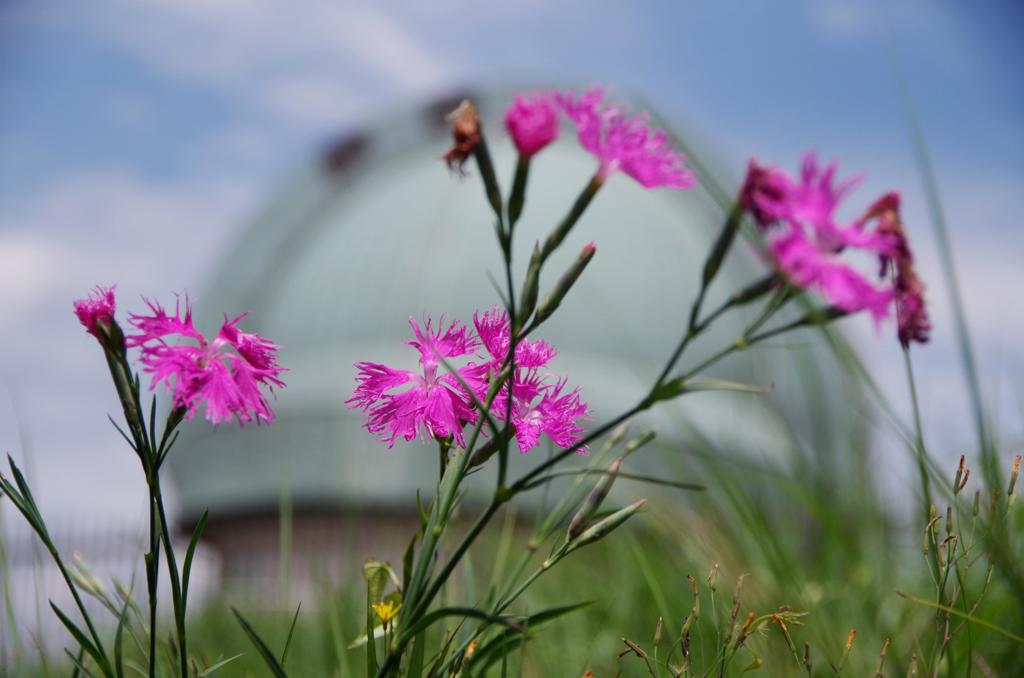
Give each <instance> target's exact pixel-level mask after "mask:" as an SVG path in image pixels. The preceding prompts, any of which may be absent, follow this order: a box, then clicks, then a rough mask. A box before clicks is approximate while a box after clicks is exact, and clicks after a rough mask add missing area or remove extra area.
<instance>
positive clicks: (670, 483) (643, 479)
mask: <svg viewBox="0 0 1024 678" xmlns="http://www.w3.org/2000/svg"><path fill="white" fill-rule="evenodd" d="M610 474H611V472H610V471H609V470H608V469H589V468H583V469H566V470H564V471H553V472H552V473H549V474H547V475H546V476H543V477H541V478H538V479H537V480H534V481H533V482H531V483H529V484H528V485H525V486H524V489H533V488H535V487H538V486H540V485H541V484H543V483H547V482H550V481H552V480H554V479H555V478H562V477H565V476H581V475H587V476H588V475H598V476H600V475H610ZM615 477H616V478H621V479H623V480H633V481H636V482H638V483H649V484H651V485H663V486H665V487H674V488H676V489H677V490H706V489H707V488H706V487H705V486H704V485H700V484H698V483H684V482H682V481H678V480H666V479H665V478H657V477H655V476H645V475H642V474H638V473H625V472H623V471H616V472H615Z"/></svg>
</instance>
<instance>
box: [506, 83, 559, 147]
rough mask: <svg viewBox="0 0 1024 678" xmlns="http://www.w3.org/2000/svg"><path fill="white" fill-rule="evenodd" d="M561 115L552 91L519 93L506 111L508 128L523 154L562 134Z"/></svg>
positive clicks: (543, 145) (545, 144)
mask: <svg viewBox="0 0 1024 678" xmlns="http://www.w3.org/2000/svg"><path fill="white" fill-rule="evenodd" d="M558 124H559V115H558V107H557V105H556V104H555V101H554V99H553V98H552V96H551V95H550V94H548V93H546V92H545V93H541V94H533V95H522V94H517V95H516V96H515V98H514V99H513V100H512V104H511V105H510V106H509V107H508V110H507V111H506V112H505V129H506V130H508V133H509V134H510V135H511V136H512V141H513V142H515V145H516V148H517V149H518V150H519V154H520V155H523V156H525V157H530V156H532V155H533V154H535V153H537V152H538V151H540V150H541V149H542V148H544V147H545V146H547V145H548V144H550V143H551V142H552V141H554V140H555V139H556V138H557V137H558Z"/></svg>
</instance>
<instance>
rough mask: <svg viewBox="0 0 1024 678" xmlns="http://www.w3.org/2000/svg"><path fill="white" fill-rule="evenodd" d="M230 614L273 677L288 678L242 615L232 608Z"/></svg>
mask: <svg viewBox="0 0 1024 678" xmlns="http://www.w3.org/2000/svg"><path fill="white" fill-rule="evenodd" d="M231 612H232V613H233V614H234V615H235V619H237V620H238V623H239V625H241V627H242V630H243V631H245V635H246V636H248V638H249V641H250V642H252V644H253V645H254V646H255V647H256V651H257V652H259V654H260V657H262V658H263V662H264V663H265V664H266V665H267V668H268V669H270V672H271V673H272V674H273V675H274V677H275V678H288V674H286V673H285V671H284V667H283V666H281V663H280V662H278V661H277V658H276V657H274V653H273V652H271V651H270V648H269V647H267V644H266V643H265V642H263V639H262V638H260V636H259V634H258V633H256V630H255V629H254V628H253V627H252V625H251V624H249V622H248V621H246V619H245V617H243V616H242V613H241V612H239V611H238V610H237V609H236V608H234V607H232V608H231Z"/></svg>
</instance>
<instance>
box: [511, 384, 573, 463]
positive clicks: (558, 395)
mask: <svg viewBox="0 0 1024 678" xmlns="http://www.w3.org/2000/svg"><path fill="white" fill-rule="evenodd" d="M531 378H536V375H535V374H534V375H531ZM564 388H565V380H564V379H563V380H559V381H557V382H555V383H553V384H546V385H536V386H531V387H529V388H527V389H522V390H520V391H517V393H516V395H517V397H516V398H515V399H514V401H513V404H512V423H513V425H515V435H516V443H517V444H518V445H519V451H520V453H524V454H525V453H526V452H529V451H530V450H531V449H533V448H534V447H536V446H537V445H538V444H539V443H540V435H541V433H544V434H546V435H547V436H548V437H549V438H550V439H551V440H552V441H553V442H554V443H555V444H556V445H558V446H559V447H561V448H564V449H568V448H570V447H572V446H574V445H575V444H576V443H578V442H579V440H580V434H581V433H582V432H583V428H582V427H581V426H580V425H579V420H580V419H584V418H586V417H587V415H588V414H589V408H588V407H587V404H586V403H584V402H582V401H581V400H580V391H579V389H578V388H576V389H573V390H572V391H569V392H568V393H566V394H564V395H563V394H562V389H564ZM532 389H535V391H536V392H535V394H534V395H533V396H532V397H527V396H526V393H529V392H530V391H531V390H532ZM538 396H539V397H540V400H539V401H537V400H536V399H537V397H538ZM578 451H579V453H580V454H586V453H587V450H586V448H583V447H581V448H580V449H579V450H578Z"/></svg>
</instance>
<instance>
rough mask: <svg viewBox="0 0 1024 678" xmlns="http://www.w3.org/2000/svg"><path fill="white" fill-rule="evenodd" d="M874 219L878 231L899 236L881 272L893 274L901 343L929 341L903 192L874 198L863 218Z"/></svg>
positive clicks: (926, 312)
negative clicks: (902, 211) (906, 228)
mask: <svg viewBox="0 0 1024 678" xmlns="http://www.w3.org/2000/svg"><path fill="white" fill-rule="evenodd" d="M871 220H875V221H876V222H877V224H878V226H877V231H878V233H882V234H885V235H888V236H890V237H892V238H894V239H895V240H896V243H897V244H896V246H895V247H894V248H892V251H891V252H890V253H888V254H883V255H882V256H880V257H879V258H880V260H881V264H882V269H881V274H882V276H890V277H891V278H892V280H893V289H894V292H895V294H896V323H897V329H898V334H899V339H900V343H901V344H902V345H903V347H904V348H907V347H909V346H910V342H912V341H916V342H918V343H919V344H924V343H927V342H928V335H929V333H930V332H931V328H932V324H931V321H930V320H929V319H928V310H927V308H926V307H925V303H924V283H922V282H921V279H920V278H919V277H918V275H917V267H916V266H915V265H914V254H913V252H912V251H911V249H910V243H909V242H908V241H907V235H906V231H904V230H903V220H902V219H901V218H900V194H899V193H897V192H895V191H893V192H890V193H886V194H885V195H883V196H882V197H881V198H879V199H878V200H876V201H875V204H873V205H872V206H871V207H870V208H868V211H867V212H866V213H865V215H864V217H863V218H862V220H861V221H862V222H863V223H866V222H868V221H871Z"/></svg>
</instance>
